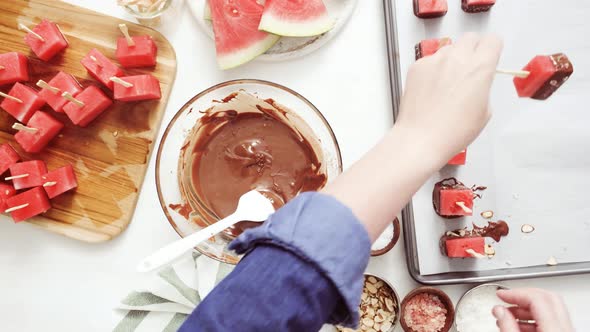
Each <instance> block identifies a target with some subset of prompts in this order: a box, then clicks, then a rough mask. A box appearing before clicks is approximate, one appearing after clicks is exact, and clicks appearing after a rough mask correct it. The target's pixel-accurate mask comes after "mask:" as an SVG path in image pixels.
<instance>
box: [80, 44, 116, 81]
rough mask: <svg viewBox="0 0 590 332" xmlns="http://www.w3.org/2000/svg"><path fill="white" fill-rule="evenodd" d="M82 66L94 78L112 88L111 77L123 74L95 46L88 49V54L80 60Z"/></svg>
mask: <svg viewBox="0 0 590 332" xmlns="http://www.w3.org/2000/svg"><path fill="white" fill-rule="evenodd" d="M80 62H81V63H82V66H84V68H86V71H88V73H89V74H90V76H92V77H93V78H94V79H95V80H97V81H99V82H100V83H102V84H104V85H106V86H107V87H108V88H109V89H111V90H113V84H114V83H113V81H111V77H120V76H123V75H124V73H123V70H122V69H121V68H119V67H118V66H117V65H116V64H114V63H113V62H111V60H109V58H107V57H106V56H104V55H103V54H102V53H100V51H99V50H97V49H96V48H94V49H92V50H90V52H88V54H87V55H86V56H85V57H84V58H83V59H82V60H81V61H80Z"/></svg>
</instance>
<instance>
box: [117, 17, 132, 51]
mask: <svg viewBox="0 0 590 332" xmlns="http://www.w3.org/2000/svg"><path fill="white" fill-rule="evenodd" d="M119 30H121V33H122V34H123V36H125V39H126V40H127V45H129V46H135V42H134V41H133V38H131V35H129V28H127V25H126V24H124V23H122V24H119Z"/></svg>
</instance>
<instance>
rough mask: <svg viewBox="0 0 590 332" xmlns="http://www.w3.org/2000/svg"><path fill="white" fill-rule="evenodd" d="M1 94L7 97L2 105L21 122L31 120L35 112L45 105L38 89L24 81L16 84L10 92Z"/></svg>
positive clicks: (0, 94) (0, 105)
mask: <svg viewBox="0 0 590 332" xmlns="http://www.w3.org/2000/svg"><path fill="white" fill-rule="evenodd" d="M0 96H2V97H4V98H5V99H4V100H3V101H2V103H1V104H0V107H1V108H2V109H4V110H5V111H6V112H8V114H10V115H12V116H13V117H14V118H15V119H17V120H18V121H20V122H27V121H29V119H30V118H31V116H33V113H35V112H36V111H37V110H39V109H40V108H41V107H42V106H43V105H45V100H44V99H43V98H41V97H40V96H39V94H37V91H35V90H33V89H32V88H30V87H28V86H26V85H24V84H22V83H16V84H14V86H13V87H12V89H10V91H9V92H8V94H6V93H4V92H0Z"/></svg>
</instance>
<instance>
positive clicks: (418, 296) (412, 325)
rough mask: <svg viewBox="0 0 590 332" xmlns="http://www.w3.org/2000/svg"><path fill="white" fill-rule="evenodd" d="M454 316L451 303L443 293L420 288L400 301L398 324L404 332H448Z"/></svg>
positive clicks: (431, 288)
mask: <svg viewBox="0 0 590 332" xmlns="http://www.w3.org/2000/svg"><path fill="white" fill-rule="evenodd" d="M454 316H455V308H454V306H453V302H452V301H451V299H450V298H449V296H448V295H447V294H446V293H445V292H443V291H441V290H440V289H437V288H433V287H420V288H416V289H414V290H413V291H411V292H410V293H409V294H408V295H406V297H405V298H404V300H403V301H402V305H401V313H400V323H401V326H402V328H403V330H404V331H405V332H448V331H449V330H450V329H451V326H452V325H453V321H454Z"/></svg>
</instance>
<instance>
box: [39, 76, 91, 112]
mask: <svg viewBox="0 0 590 332" xmlns="http://www.w3.org/2000/svg"><path fill="white" fill-rule="evenodd" d="M37 86H38V87H40V88H41V92H39V96H40V97H41V98H43V99H44V100H45V101H46V102H47V104H48V105H49V106H51V108H52V109H53V110H54V111H56V112H59V113H63V107H64V106H65V105H66V104H67V103H68V99H66V98H64V95H63V94H64V92H67V93H69V94H70V95H71V96H74V97H75V96H76V95H77V94H78V93H80V92H82V85H81V84H80V83H79V82H78V80H76V78H75V77H74V76H72V75H70V74H66V73H64V72H63V71H60V72H59V73H57V74H56V75H55V76H54V77H53V78H52V79H51V81H49V82H45V81H43V80H39V81H38V82H37Z"/></svg>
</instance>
